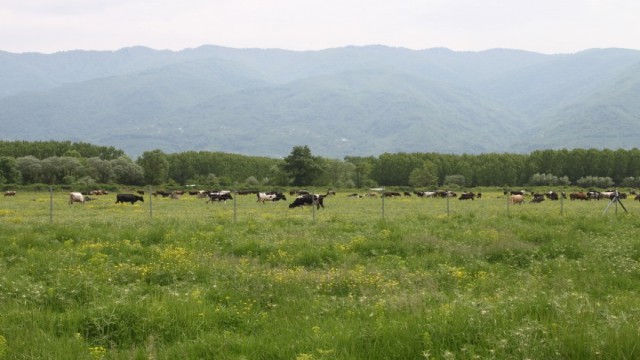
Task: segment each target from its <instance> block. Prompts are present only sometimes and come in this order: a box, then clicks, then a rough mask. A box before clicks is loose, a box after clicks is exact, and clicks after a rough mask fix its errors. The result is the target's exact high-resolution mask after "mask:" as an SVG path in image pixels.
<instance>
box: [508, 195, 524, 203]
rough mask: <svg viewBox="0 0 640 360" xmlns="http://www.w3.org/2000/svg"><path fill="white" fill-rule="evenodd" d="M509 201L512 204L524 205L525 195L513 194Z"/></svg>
mask: <svg viewBox="0 0 640 360" xmlns="http://www.w3.org/2000/svg"><path fill="white" fill-rule="evenodd" d="M509 203H510V204H511V205H515V204H518V205H522V204H523V203H524V196H522V195H511V197H510V198H509Z"/></svg>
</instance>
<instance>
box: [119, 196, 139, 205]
mask: <svg viewBox="0 0 640 360" xmlns="http://www.w3.org/2000/svg"><path fill="white" fill-rule="evenodd" d="M136 201H140V202H144V197H142V196H139V195H134V194H118V195H116V204H118V203H123V204H124V203H127V202H128V203H131V205H133V204H134V203H135V202H136Z"/></svg>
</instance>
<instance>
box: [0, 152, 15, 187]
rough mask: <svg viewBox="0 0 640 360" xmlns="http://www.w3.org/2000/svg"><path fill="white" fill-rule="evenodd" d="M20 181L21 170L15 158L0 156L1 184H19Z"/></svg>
mask: <svg viewBox="0 0 640 360" xmlns="http://www.w3.org/2000/svg"><path fill="white" fill-rule="evenodd" d="M19 181H20V170H18V164H17V162H16V159H15V158H12V157H8V156H0V183H8V184H17V183H18V182H19Z"/></svg>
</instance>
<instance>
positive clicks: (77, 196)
mask: <svg viewBox="0 0 640 360" xmlns="http://www.w3.org/2000/svg"><path fill="white" fill-rule="evenodd" d="M85 201H86V200H85V198H84V195H82V193H79V192H70V193H69V204H73V203H80V204H84V202H85Z"/></svg>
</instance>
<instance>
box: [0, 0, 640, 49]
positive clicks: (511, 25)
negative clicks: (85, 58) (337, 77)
mask: <svg viewBox="0 0 640 360" xmlns="http://www.w3.org/2000/svg"><path fill="white" fill-rule="evenodd" d="M206 44H212V45H221V46H228V47H233V48H280V49H288V50H318V49H326V48H333V47H342V46H347V45H372V44H381V45H388V46H394V47H406V48H410V49H427V48H433V47H447V48H450V49H452V50H457V51H479V50H486V49H492V48H509V49H521V50H529V51H535V52H541V53H546V54H552V53H573V52H577V51H581V50H585V49H590V48H608V47H619V48H629V49H640V0H322V1H319V0H316V1H312V0H225V1H219V0H0V50H3V51H9V52H42V53H52V52H57V51H65V50H76V49H83V50H117V49H120V48H123V47H128V46H135V45H142V46H147V47H150V48H154V49H170V50H182V49H185V48H194V47H198V46H201V45H206Z"/></svg>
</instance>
